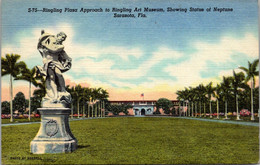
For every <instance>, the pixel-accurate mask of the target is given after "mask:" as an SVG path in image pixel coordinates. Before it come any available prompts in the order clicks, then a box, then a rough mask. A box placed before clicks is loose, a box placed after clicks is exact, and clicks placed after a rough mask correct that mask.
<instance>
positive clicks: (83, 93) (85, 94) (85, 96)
mask: <svg viewBox="0 0 260 165" xmlns="http://www.w3.org/2000/svg"><path fill="white" fill-rule="evenodd" d="M90 92H91V90H90V89H89V88H85V87H84V88H83V90H82V91H81V93H80V95H81V96H80V99H81V100H82V102H83V110H82V111H83V117H85V114H86V113H85V103H86V100H89V98H90Z"/></svg>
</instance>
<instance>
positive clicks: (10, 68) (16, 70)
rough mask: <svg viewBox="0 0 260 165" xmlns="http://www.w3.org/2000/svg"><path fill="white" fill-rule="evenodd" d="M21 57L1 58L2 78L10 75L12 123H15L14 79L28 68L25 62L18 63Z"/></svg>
mask: <svg viewBox="0 0 260 165" xmlns="http://www.w3.org/2000/svg"><path fill="white" fill-rule="evenodd" d="M20 57H21V56H20V55H18V54H11V55H10V54H6V58H4V57H1V65H2V68H1V72H2V76H5V75H8V74H9V75H10V113H11V118H10V122H13V102H12V100H13V78H15V77H16V76H18V75H19V74H20V73H21V71H22V70H23V69H24V68H25V66H26V65H25V63H24V62H23V61H20V62H18V60H19V59H20Z"/></svg>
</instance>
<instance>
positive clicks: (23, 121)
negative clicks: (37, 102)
mask: <svg viewBox="0 0 260 165" xmlns="http://www.w3.org/2000/svg"><path fill="white" fill-rule="evenodd" d="M37 121H41V118H34V117H33V118H31V121H29V120H28V118H23V119H14V122H12V123H25V122H37ZM1 123H2V124H11V122H10V119H1Z"/></svg>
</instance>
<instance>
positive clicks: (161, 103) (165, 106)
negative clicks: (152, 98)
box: [155, 98, 173, 114]
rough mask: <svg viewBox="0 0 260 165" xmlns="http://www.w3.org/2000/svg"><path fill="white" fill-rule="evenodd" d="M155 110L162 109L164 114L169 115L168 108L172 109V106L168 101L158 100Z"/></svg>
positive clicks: (164, 99)
mask: <svg viewBox="0 0 260 165" xmlns="http://www.w3.org/2000/svg"><path fill="white" fill-rule="evenodd" d="M155 105H156V109H159V108H162V109H163V111H164V113H166V114H169V113H170V108H172V107H173V104H172V102H171V101H170V100H168V99H166V98H160V99H159V100H157V102H156V104H155Z"/></svg>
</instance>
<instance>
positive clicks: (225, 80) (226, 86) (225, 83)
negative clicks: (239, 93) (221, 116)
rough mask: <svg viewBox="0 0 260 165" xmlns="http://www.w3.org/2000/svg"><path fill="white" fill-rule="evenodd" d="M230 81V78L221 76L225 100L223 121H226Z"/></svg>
mask: <svg viewBox="0 0 260 165" xmlns="http://www.w3.org/2000/svg"><path fill="white" fill-rule="evenodd" d="M231 81H232V77H224V76H223V82H222V83H221V88H222V92H223V96H224V100H225V119H228V117H227V113H228V110H227V106H228V98H229V97H230V92H231Z"/></svg>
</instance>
